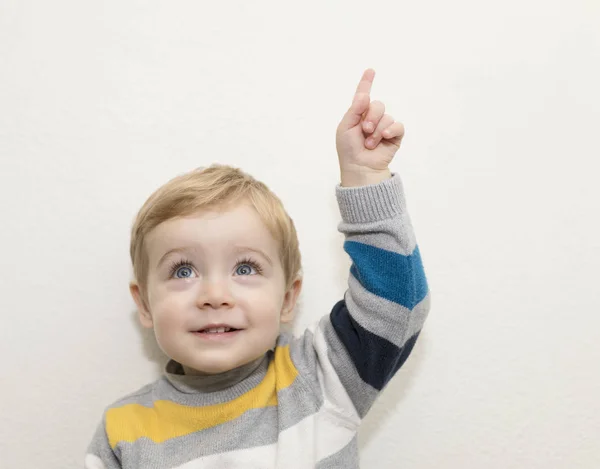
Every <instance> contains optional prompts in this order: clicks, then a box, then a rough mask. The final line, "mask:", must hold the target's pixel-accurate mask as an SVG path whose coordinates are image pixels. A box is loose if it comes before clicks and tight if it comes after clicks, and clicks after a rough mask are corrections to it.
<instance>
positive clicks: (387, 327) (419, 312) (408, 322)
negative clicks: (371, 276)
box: [344, 274, 431, 347]
mask: <svg viewBox="0 0 600 469" xmlns="http://www.w3.org/2000/svg"><path fill="white" fill-rule="evenodd" d="M348 286H349V289H348V290H347V291H346V294H345V295H344V300H345V301H346V307H347V308H348V311H349V312H350V315H351V316H352V317H353V318H354V319H355V320H356V322H358V323H359V324H360V325H361V326H362V327H363V328H365V329H367V330H368V331H370V332H372V333H373V334H376V335H378V336H380V337H383V338H384V339H386V340H389V341H390V342H392V343H393V344H395V345H397V346H398V347H402V346H403V345H404V343H405V342H406V341H407V340H408V339H410V338H411V337H412V336H413V335H415V333H417V332H418V331H420V330H421V328H422V327H423V323H424V322H425V319H426V318H427V315H428V314H429V309H430V307H431V295H430V293H429V292H427V295H426V296H425V298H423V300H421V301H420V302H419V303H418V304H417V305H416V306H415V307H414V308H413V310H412V311H411V310H409V309H408V308H405V307H404V306H402V305H400V304H398V303H394V302H392V301H389V300H386V299H385V298H382V297H380V296H377V295H374V294H373V293H371V292H370V291H368V290H367V289H366V288H364V287H363V286H362V285H361V283H360V282H359V281H358V280H357V279H356V278H355V277H354V276H353V275H352V274H350V275H349V277H348Z"/></svg>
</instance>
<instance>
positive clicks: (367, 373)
mask: <svg viewBox="0 0 600 469" xmlns="http://www.w3.org/2000/svg"><path fill="white" fill-rule="evenodd" d="M330 317H331V324H332V325H333V328H334V329H335V332H336V333H337V335H338V337H339V338H340V340H341V341H342V343H343V344H344V346H345V347H346V349H347V350H348V353H349V355H350V358H351V359H352V362H353V363H354V366H355V367H356V370H357V371H358V374H359V375H360V377H361V378H362V380H363V381H364V382H365V383H367V384H370V385H371V386H373V387H374V388H375V389H377V390H378V391H381V390H382V389H383V387H384V386H385V385H386V384H387V383H388V381H389V380H390V379H392V377H393V376H394V374H395V373H396V372H397V371H398V370H399V369H400V367H401V366H402V365H404V362H405V361H406V359H407V358H408V356H409V355H410V352H411V351H412V349H413V347H414V345H415V342H416V341H417V338H418V337H419V333H418V332H417V333H416V334H415V335H413V336H412V337H410V338H409V339H408V340H407V341H406V342H405V343H404V345H403V346H402V347H398V346H397V345H395V344H393V343H392V342H390V341H389V340H386V339H384V338H383V337H380V336H378V335H376V334H373V333H372V332H370V331H368V330H367V329H365V328H364V327H362V326H361V325H360V324H359V323H357V322H356V321H355V320H354V318H353V317H352V316H351V315H350V313H349V312H348V308H347V307H346V302H345V301H344V300H341V301H339V302H338V303H336V305H335V306H334V307H333V310H332V311H331V314H330Z"/></svg>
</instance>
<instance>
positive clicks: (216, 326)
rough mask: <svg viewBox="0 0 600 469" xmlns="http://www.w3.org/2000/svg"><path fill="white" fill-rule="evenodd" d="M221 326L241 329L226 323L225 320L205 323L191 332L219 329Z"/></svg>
mask: <svg viewBox="0 0 600 469" xmlns="http://www.w3.org/2000/svg"><path fill="white" fill-rule="evenodd" d="M219 327H224V328H226V329H238V330H241V329H240V328H239V327H234V326H232V325H231V324H226V323H224V322H219V323H211V324H205V325H204V326H202V327H200V328H198V329H194V330H192V331H191V332H200V331H203V330H206V329H218V328H219ZM223 334H227V332H223Z"/></svg>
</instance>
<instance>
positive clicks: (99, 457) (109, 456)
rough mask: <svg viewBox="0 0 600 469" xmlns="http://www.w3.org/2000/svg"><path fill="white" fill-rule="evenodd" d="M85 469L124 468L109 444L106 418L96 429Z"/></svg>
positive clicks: (86, 456)
mask: <svg viewBox="0 0 600 469" xmlns="http://www.w3.org/2000/svg"><path fill="white" fill-rule="evenodd" d="M83 467H84V469H121V467H122V466H121V463H120V462H119V459H118V458H117V455H116V454H115V453H114V451H113V449H112V448H111V446H110V444H109V441H108V436H107V435H106V420H105V418H103V419H102V422H101V423H100V424H99V425H98V427H97V428H96V432H95V433H94V436H93V437H92V441H91V442H90V444H89V446H88V449H87V454H86V455H85V461H84V466H83Z"/></svg>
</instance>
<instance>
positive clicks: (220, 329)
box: [217, 327, 225, 332]
mask: <svg viewBox="0 0 600 469" xmlns="http://www.w3.org/2000/svg"><path fill="white" fill-rule="evenodd" d="M217 332H225V328H224V327H219V328H217Z"/></svg>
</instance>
